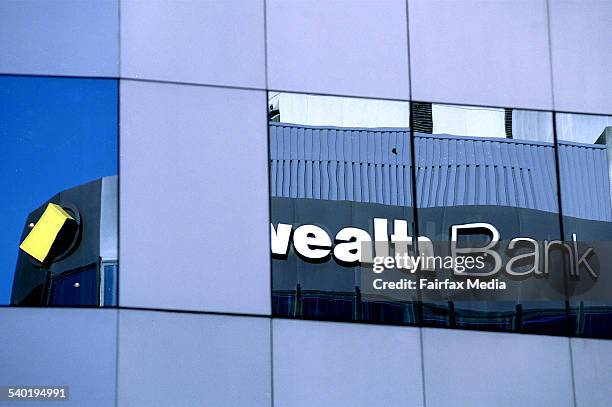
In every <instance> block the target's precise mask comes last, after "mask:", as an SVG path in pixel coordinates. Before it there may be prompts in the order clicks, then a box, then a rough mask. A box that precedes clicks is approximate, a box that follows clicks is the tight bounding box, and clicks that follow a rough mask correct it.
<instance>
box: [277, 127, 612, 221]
mask: <svg viewBox="0 0 612 407" xmlns="http://www.w3.org/2000/svg"><path fill="white" fill-rule="evenodd" d="M409 136H410V131H409V129H406V128H376V129H370V128H367V129H365V128H340V127H319V126H302V125H295V124H287V123H270V161H271V162H270V177H271V194H272V196H274V197H286V198H312V199H330V200H348V201H356V202H370V203H379V204H384V205H399V206H411V205H412V191H411V182H410V141H409ZM559 149H560V161H561V166H560V167H561V168H560V171H561V187H562V192H563V193H564V201H563V205H564V207H563V213H564V215H565V216H572V217H578V218H583V219H592V220H606V221H610V220H612V210H611V207H610V194H609V184H608V167H607V158H606V150H605V147H604V146H600V145H584V144H576V143H568V142H560V145H559ZM415 150H416V151H415V153H416V154H415V157H417V172H416V188H417V197H418V200H419V202H418V207H420V208H431V207H445V206H457V205H498V206H512V207H519V208H528V209H537V210H542V211H547V212H558V205H557V193H556V191H557V182H556V174H555V157H554V148H553V144H552V143H544V142H537V141H525V140H516V139H500V138H481V137H459V136H450V135H441V134H435V135H431V134H423V133H415ZM566 202H567V203H566Z"/></svg>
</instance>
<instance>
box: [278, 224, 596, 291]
mask: <svg viewBox="0 0 612 407" xmlns="http://www.w3.org/2000/svg"><path fill="white" fill-rule="evenodd" d="M391 225H392V229H391V230H392V231H391V234H389V232H388V231H389V228H390V226H391ZM372 229H373V231H374V233H373V235H372V234H370V232H368V231H367V230H364V229H360V228H357V227H350V226H349V227H344V228H342V229H340V230H339V231H337V232H335V233H334V234H330V233H329V232H328V231H326V230H325V229H323V228H322V227H320V226H317V225H313V224H304V225H299V226H297V227H295V228H294V226H293V225H292V224H288V223H278V224H276V225H274V224H271V225H270V234H271V248H272V255H273V256H277V257H280V258H282V257H286V256H288V253H289V250H290V248H291V247H292V248H293V250H294V252H295V253H296V255H298V256H299V257H300V258H301V259H302V260H304V261H308V262H322V261H328V260H330V259H331V258H332V257H333V259H334V260H336V262H337V263H338V264H339V265H344V266H356V265H369V264H371V265H372V269H373V272H374V273H382V272H383V271H384V270H385V269H388V268H397V269H401V270H406V271H408V272H411V273H414V272H415V271H416V270H419V269H420V270H435V269H447V270H450V271H451V272H452V273H453V274H454V275H457V276H479V277H489V276H493V275H496V274H498V273H500V272H504V273H507V274H508V275H511V276H526V275H530V274H533V275H546V274H549V273H550V263H551V260H550V259H551V256H552V255H553V253H554V252H557V253H562V254H563V255H564V256H566V258H567V259H569V260H570V261H569V267H568V271H569V273H570V275H572V276H578V275H579V273H580V272H581V271H584V272H587V273H589V275H590V276H591V277H592V278H594V279H596V278H597V277H598V274H597V273H596V271H595V270H594V268H593V266H592V265H591V264H590V263H589V258H590V256H592V255H593V248H592V247H587V248H579V246H578V240H577V239H578V238H577V235H576V234H575V233H574V234H572V240H571V241H570V242H563V241H560V240H550V241H549V240H544V241H542V242H538V241H537V240H536V239H534V238H533V237H528V236H526V237H511V238H510V239H509V240H507V243H506V244H505V245H501V235H500V232H499V230H498V229H497V228H496V227H495V226H494V225H493V224H491V223H484V222H477V223H466V224H460V225H451V227H450V231H449V236H448V241H447V242H448V253H449V254H448V255H446V256H442V255H436V253H435V246H438V245H434V242H433V241H432V240H431V239H430V238H428V237H426V236H419V237H418V238H417V239H415V238H413V237H412V236H410V235H409V233H408V222H407V221H406V220H402V219H393V220H389V219H385V218H374V219H373V220H372ZM476 234H478V235H483V236H487V237H488V241H487V242H486V243H485V244H484V245H482V246H477V247H460V246H459V244H458V242H459V241H460V240H461V237H462V235H465V236H473V235H476ZM502 246H505V247H502ZM391 249H393V250H391ZM500 253H506V254H507V256H505V257H507V260H506V261H505V262H504V261H503V260H502V255H501V254H500Z"/></svg>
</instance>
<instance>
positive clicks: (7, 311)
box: [0, 308, 117, 407]
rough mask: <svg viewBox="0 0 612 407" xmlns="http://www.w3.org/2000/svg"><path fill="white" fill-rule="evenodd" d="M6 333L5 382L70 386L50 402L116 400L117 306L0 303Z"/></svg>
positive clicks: (0, 337)
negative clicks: (66, 396) (11, 305)
mask: <svg viewBox="0 0 612 407" xmlns="http://www.w3.org/2000/svg"><path fill="white" fill-rule="evenodd" d="M0 332H2V334H0V386H68V387H69V389H68V394H69V400H68V401H57V402H49V401H47V402H45V403H42V404H44V405H46V406H64V407H68V406H91V407H95V406H100V407H106V406H112V405H114V404H115V379H116V375H115V374H116V360H117V347H116V346H117V311H116V310H109V309H106V310H105V309H57V308H54V309H43V308H0ZM32 404H35V405H38V402H34V403H32ZM2 405H7V406H9V405H15V406H24V405H30V404H28V403H27V402H26V403H24V402H23V401H18V402H15V403H7V402H2Z"/></svg>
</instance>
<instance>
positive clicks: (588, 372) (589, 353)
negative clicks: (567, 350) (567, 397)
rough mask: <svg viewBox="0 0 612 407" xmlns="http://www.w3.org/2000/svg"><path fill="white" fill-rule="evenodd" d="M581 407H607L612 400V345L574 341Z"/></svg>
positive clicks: (597, 341)
mask: <svg viewBox="0 0 612 407" xmlns="http://www.w3.org/2000/svg"><path fill="white" fill-rule="evenodd" d="M571 341H572V357H573V359H574V383H575V386H576V405H577V406H578V407H583V406H590V407H599V406H601V407H606V406H609V405H610V400H612V386H611V385H610V383H612V341H611V340H599V339H582V338H571Z"/></svg>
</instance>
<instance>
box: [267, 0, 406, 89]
mask: <svg viewBox="0 0 612 407" xmlns="http://www.w3.org/2000/svg"><path fill="white" fill-rule="evenodd" d="M266 7H267V15H266V17H267V31H268V32H267V41H268V44H267V51H268V86H269V88H270V89H275V90H285V91H291V90H292V91H300V92H312V93H325V94H338V95H347V96H370V97H379V98H392V99H408V98H409V92H410V90H409V80H408V45H407V31H406V4H405V1H404V0H362V1H348V0H335V1H317V0H302V1H285V0H268V1H267V2H266Z"/></svg>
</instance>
